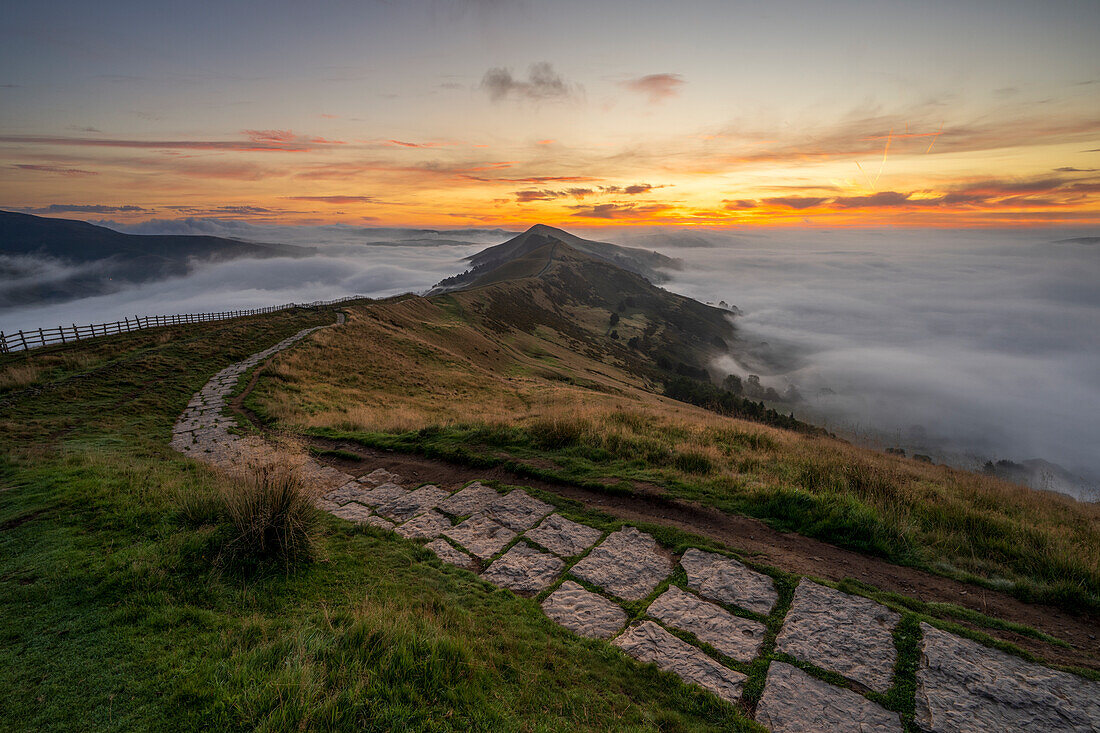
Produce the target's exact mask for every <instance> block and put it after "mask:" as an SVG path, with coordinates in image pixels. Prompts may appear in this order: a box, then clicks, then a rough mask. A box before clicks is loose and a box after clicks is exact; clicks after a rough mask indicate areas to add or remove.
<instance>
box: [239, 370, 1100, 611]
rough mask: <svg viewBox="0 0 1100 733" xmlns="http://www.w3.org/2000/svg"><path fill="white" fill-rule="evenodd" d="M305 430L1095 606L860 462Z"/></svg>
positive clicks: (1033, 546)
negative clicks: (782, 464)
mask: <svg viewBox="0 0 1100 733" xmlns="http://www.w3.org/2000/svg"><path fill="white" fill-rule="evenodd" d="M261 384H262V383H261ZM248 404H249V406H250V407H251V408H252V409H253V410H255V411H256V412H257V413H258V414H260V415H261V416H263V412H264V398H263V397H262V396H261V395H259V394H255V393H254V394H253V395H252V396H250V399H249V400H248ZM307 432H308V433H310V434H312V435H316V436H320V437H325V438H330V439H339V440H350V441H353V442H357V443H360V444H362V445H366V446H369V447H374V448H381V449H386V450H397V451H403V452H408V453H416V454H420V455H425V456H429V457H435V458H442V459H445V460H450V461H456V462H461V463H464V464H466V465H471V466H475V467H484V468H488V467H493V466H503V467H505V468H507V469H509V470H511V471H514V472H516V473H517V474H518V475H521V476H529V477H531V478H538V479H543V480H547V481H552V482H563V483H568V484H573V485H577V486H582V487H585V488H590V489H595V490H599V491H605V492H616V493H630V492H631V491H632V490H633V489H632V486H633V485H634V484H635V483H642V484H646V485H656V486H661V487H663V488H664V490H665V493H666V494H667V495H668V496H670V497H675V498H680V499H688V500H691V501H698V502H700V503H703V504H707V505H709V506H713V507H716V508H718V509H721V510H723V511H726V512H730V513H736V514H744V515H748V516H752V517H756V518H758V519H762V520H764V521H766V522H768V523H769V524H770V525H772V526H773V527H776V528H777V529H780V530H784V531H794V532H798V533H799V534H802V535H805V536H807V537H814V538H817V539H821V540H824V541H827V542H829V543H831V544H834V545H839V546H841V547H845V548H848V549H852V550H856V551H859V552H864V553H868V554H871V555H875V556H878V557H883V558H886V559H888V560H890V561H892V562H895V563H898V564H902V565H909V566H914V567H919V568H922V569H925V570H930V571H933V572H936V573H938V574H941V575H946V576H948V577H953V578H956V579H959V580H963V581H966V582H972V583H975V584H977V585H981V586H983V587H987V588H992V589H995V590H1000V591H1008V592H1010V593H1011V594H1013V595H1015V596H1016V597H1018V598H1020V599H1022V600H1025V601H1028V602H1043V603H1050V604H1053V605H1057V606H1061V607H1063V608H1065V609H1067V610H1070V611H1072V612H1074V613H1081V612H1087V613H1093V614H1095V613H1100V585H1098V584H1100V579H1098V578H1096V577H1095V576H1093V575H1092V574H1090V573H1089V572H1088V571H1087V570H1085V569H1083V568H1082V567H1080V566H1078V565H1073V564H1071V563H1072V562H1074V561H1075V558H1061V557H1059V556H1054V555H1053V554H1052V553H1049V552H1046V551H1045V549H1044V545H1043V543H1042V542H1041V541H1039V540H1038V539H1036V540H1035V541H1034V542H1021V541H1019V539H1020V538H1019V533H1018V532H1017V531H1016V527H1015V526H1011V527H1010V526H1007V525H1006V526H1001V524H1000V523H998V520H996V519H994V518H992V517H982V516H980V515H976V514H974V513H970V514H966V515H949V514H948V513H947V512H948V511H953V510H948V509H944V508H941V507H938V506H936V505H935V504H931V503H929V504H924V505H920V506H918V507H917V508H916V509H914V510H913V511H912V512H911V513H910V514H909V515H907V517H906V521H905V522H903V523H899V522H897V521H894V519H895V518H893V517H891V516H888V515H887V514H885V513H884V511H883V510H882V509H880V508H879V506H878V505H877V504H876V503H874V502H868V501H866V500H864V499H863V498H861V496H865V495H867V494H874V493H876V492H878V493H882V492H885V491H887V490H888V487H886V486H885V484H884V481H885V479H884V478H883V476H881V475H879V474H876V473H875V472H874V471H865V470H858V467H852V466H847V467H843V466H842V467H838V468H837V469H836V470H835V471H833V470H827V469H824V468H822V467H821V466H810V465H802V466H800V467H795V468H796V469H797V470H796V471H795V473H796V474H797V475H795V476H792V482H791V484H790V485H783V484H780V485H770V484H769V485H759V484H754V485H747V484H744V483H741V482H740V480H739V479H738V478H736V477H730V476H723V475H710V474H708V473H707V472H708V471H709V470H710V468H711V466H710V461H711V459H710V458H709V457H708V456H706V455H703V454H698V453H693V452H690V451H685V452H675V451H672V450H669V448H668V447H667V443H668V442H670V441H674V440H676V439H677V438H678V436H676V435H669V436H665V437H666V442H665V443H662V442H660V441H659V440H657V439H653V440H648V439H646V438H644V437H643V438H634V439H628V440H623V439H622V438H621V437H620V436H615V435H597V434H595V433H593V432H592V428H591V426H587V425H585V424H584V422H583V421H580V420H578V421H575V422H570V421H557V420H556V421H545V422H535V423H534V424H533V425H530V426H527V427H526V428H525V427H518V426H502V425H497V424H481V425H476V424H475V425H451V426H440V427H429V428H424V429H421V430H417V431H409V432H405V433H380V432H362V431H348V430H337V429H333V428H313V429H309V430H308V431H307ZM766 440H767V438H766V436H761V437H760V438H752V437H743V436H739V435H733V436H732V437H731V441H732V442H733V443H734V444H737V443H738V442H744V441H751V442H755V443H762V442H763V441H766ZM792 470H793V469H792ZM853 486H856V487H857V489H858V491H857V490H855V489H853V488H852V487H853ZM860 492H863V493H860ZM960 523H964V524H965V526H963V527H960V526H959V525H960ZM945 531H950V532H951V533H952V534H951V535H947V536H946V537H941V536H940V534H939V533H942V532H945ZM958 536H961V537H965V538H966V539H967V542H969V543H970V544H971V547H969V548H965V549H966V551H967V552H969V553H971V554H970V555H969V557H970V560H969V561H970V562H971V563H973V564H975V565H976V566H978V567H981V568H982V569H983V570H984V572H983V573H982V574H978V573H976V572H972V571H969V570H966V569H962V568H959V567H957V566H954V565H952V564H950V563H945V562H944V551H945V549H947V548H946V543H947V542H956V541H957V537H958ZM958 552H962V550H960V551H958ZM956 554H957V553H956Z"/></svg>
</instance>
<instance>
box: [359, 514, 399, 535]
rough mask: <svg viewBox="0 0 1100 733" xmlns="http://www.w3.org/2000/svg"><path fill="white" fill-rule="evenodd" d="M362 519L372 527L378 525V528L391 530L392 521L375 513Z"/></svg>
mask: <svg viewBox="0 0 1100 733" xmlns="http://www.w3.org/2000/svg"><path fill="white" fill-rule="evenodd" d="M364 521H365V522H366V523H367V524H369V525H370V526H372V527H378V529H388V530H390V531H393V522H391V521H390V520H388V519H386V518H385V517H380V516H378V515H377V514H372V515H371V516H369V517H367V518H366V519H365V520H364Z"/></svg>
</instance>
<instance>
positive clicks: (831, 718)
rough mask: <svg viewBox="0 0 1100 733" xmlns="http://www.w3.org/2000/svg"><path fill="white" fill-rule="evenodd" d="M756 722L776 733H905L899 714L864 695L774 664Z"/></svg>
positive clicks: (769, 673) (794, 668)
mask: <svg viewBox="0 0 1100 733" xmlns="http://www.w3.org/2000/svg"><path fill="white" fill-rule="evenodd" d="M756 722H758V723H760V724H761V725H765V726H767V727H768V728H769V729H771V730H772V732H773V733H804V731H828V733H894V732H895V731H896V732H897V733H901V732H902V730H903V728H902V726H901V718H900V717H899V716H898V714H897V713H894V712H891V711H889V710H887V709H886V708H884V707H882V706H880V705H877V704H875V703H873V702H871V701H870V700H868V699H867V698H865V697H864V696H863V695H860V694H858V693H856V692H852V691H851V690H846V689H844V688H843V687H837V686H836V685H830V684H829V683H828V682H822V681H821V680H819V679H816V678H814V677H811V676H810V675H808V674H806V673H805V672H803V671H802V670H801V669H799V668H798V667H794V666H792V665H790V664H784V663H783V662H772V664H771V667H770V668H769V669H768V679H767V682H766V683H765V684H764V694H763V696H761V698H760V703H759V704H758V705H757V707H756Z"/></svg>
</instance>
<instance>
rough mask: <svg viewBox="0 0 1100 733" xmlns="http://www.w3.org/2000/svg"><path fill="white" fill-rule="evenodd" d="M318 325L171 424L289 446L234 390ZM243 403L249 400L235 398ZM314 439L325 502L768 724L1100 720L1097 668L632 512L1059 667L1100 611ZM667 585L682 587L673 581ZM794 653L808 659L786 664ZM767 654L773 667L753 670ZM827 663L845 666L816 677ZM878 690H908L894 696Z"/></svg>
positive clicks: (1092, 653)
mask: <svg viewBox="0 0 1100 733" xmlns="http://www.w3.org/2000/svg"><path fill="white" fill-rule="evenodd" d="M315 330H317V329H316V328H314V329H306V330H304V331H301V332H299V333H298V334H295V335H294V336H292V337H289V338H287V339H284V340H283V341H281V342H279V343H278V344H275V345H274V346H272V347H269V348H268V349H265V350H264V351H261V352H257V353H255V354H253V355H252V356H250V357H248V358H247V359H245V360H244V361H241V362H238V363H236V364H232V365H230V366H228V367H226V368H225V369H223V370H222V371H220V372H218V373H217V374H215V375H214V376H213V377H211V379H210V380H209V381H208V382H207V383H206V385H205V386H204V387H203V389H202V390H200V391H199V392H197V393H196V394H195V395H194V396H193V397H192V399H191V401H190V402H189V403H188V406H187V409H185V410H184V411H183V413H181V415H180V417H179V419H178V420H177V422H176V424H175V426H174V427H173V438H172V446H173V448H175V449H176V450H179V451H180V452H182V453H185V454H188V455H191V456H192V457H194V458H196V459H197V460H200V461H203V462H205V463H208V464H212V465H215V466H222V467H239V466H241V465H259V463H260V462H262V461H263V460H265V459H269V458H274V459H278V458H280V457H285V456H284V455H283V451H284V450H286V446H285V444H282V445H281V441H280V440H279V438H281V437H285V436H281V435H273V434H270V433H269V434H268V435H267V436H266V437H262V436H260V435H246V436H239V435H238V434H237V433H236V432H235V431H234V432H230V429H231V428H232V427H233V426H239V425H240V424H241V418H242V416H243V417H244V418H245V419H249V420H251V421H253V422H256V421H255V419H254V418H255V416H254V415H250V414H249V413H248V411H247V410H246V409H244V408H243V406H242V403H243V399H244V397H245V396H246V395H247V394H248V392H249V391H250V390H251V389H252V388H253V387H254V385H255V383H256V376H254V377H253V379H252V380H251V381H250V383H249V384H248V385H247V387H246V389H245V391H244V393H242V395H241V396H240V397H238V398H237V399H230V397H229V395H230V394H231V393H232V392H233V390H234V389H235V388H236V387H237V385H238V383H239V381H240V377H241V375H243V374H244V373H245V372H247V371H248V370H249V369H250V368H251V367H254V366H259V367H260V368H261V369H262V364H263V363H264V362H265V361H266V360H267V358H268V357H269V356H271V355H272V354H274V353H276V352H278V351H279V350H282V349H285V348H289V347H290V346H292V345H293V344H294V343H296V342H298V341H299V340H300V339H302V338H305V337H306V336H308V335H309V334H310V333H312V332H313V331H315ZM234 408H235V412H236V414H232V411H233V409H234ZM311 442H313V444H314V445H315V446H318V447H323V448H329V449H339V452H337V451H332V452H333V453H334V454H335V455H333V456H331V457H330V459H329V460H323V461H321V460H317V458H316V457H302V458H303V461H302V462H301V464H300V465H299V466H298V469H297V470H298V471H299V472H300V476H301V477H302V479H303V480H304V481H306V482H307V483H308V485H309V486H310V487H311V488H313V489H315V490H316V497H315V503H316V506H317V507H318V508H319V509H322V510H323V511H327V512H329V513H331V514H333V515H334V516H336V517H340V518H341V519H344V520H346V521H350V522H354V523H357V524H362V525H369V526H372V527H375V528H378V529H382V530H386V531H390V532H394V533H396V534H398V535H401V536H402V537H406V538H416V539H423V540H430V541H429V542H428V543H427V544H426V545H425V547H426V548H428V549H429V550H431V551H432V552H434V553H435V554H436V556H437V557H439V559H440V560H442V561H443V562H446V563H450V564H452V565H455V566H458V567H461V568H464V569H466V570H470V571H473V572H478V573H479V574H480V577H481V578H482V580H484V581H486V582H489V583H493V584H495V585H497V586H500V587H506V588H509V589H511V590H513V591H514V592H517V593H520V594H521V595H525V596H529V597H533V598H535V599H536V600H537V601H538V602H539V604H540V606H541V607H542V609H543V611H544V612H545V613H546V615H547V616H548V617H549V618H551V619H552V620H554V621H555V622H556V623H558V624H559V625H561V626H564V627H565V628H567V629H570V630H571V631H573V632H574V633H577V634H580V635H582V636H588V637H591V638H602V639H607V640H609V641H610V643H611V644H612V645H614V646H617V647H619V648H620V649H621V650H622V651H623V652H625V653H626V654H628V655H629V656H631V657H634V658H635V659H637V660H638V661H641V662H643V663H655V664H656V665H657V666H658V667H660V668H661V669H664V670H666V671H669V672H672V673H674V674H676V675H678V676H679V677H680V678H681V679H682V680H684V681H685V682H687V683H690V684H693V685H697V686H699V687H702V688H703V689H706V690H708V691H710V692H711V693H713V694H715V695H717V696H718V697H720V698H722V699H724V700H727V701H729V702H731V703H733V704H738V705H742V706H743V709H744V711H745V712H746V713H747V714H748V715H750V716H752V717H753V718H754V719H756V720H757V721H758V722H761V723H763V724H764V725H766V726H767V727H769V728H771V729H773V730H776V731H794V730H848V729H851V726H852V723H853V722H856V721H858V722H859V724H860V728H861V729H870V728H873V729H875V730H882V731H897V733H901V732H902V730H904V729H911V727H912V725H913V724H916V725H917V726H919V727H920V728H921V729H922V730H929V731H934V732H935V733H947V732H948V731H956V730H966V731H974V732H975V733H977V732H978V731H985V730H1006V731H1007V730H1018V731H1025V730H1100V728H1098V727H1097V726H1098V725H1100V683H1098V682H1092V681H1088V680H1085V679H1083V678H1081V677H1079V676H1076V675H1072V674H1067V673H1065V672H1058V671H1054V670H1052V669H1050V668H1049V667H1044V666H1042V665H1039V664H1034V663H1031V662H1029V661H1025V660H1022V659H1020V658H1019V657H1016V656H1013V655H1009V654H1005V653H1003V652H1000V651H997V650H995V649H991V648H989V647H987V646H985V645H983V644H979V643H975V642H974V641H971V640H968V639H965V638H963V637H961V636H959V635H956V634H952V633H948V632H946V631H944V630H941V629H938V628H936V627H935V626H933V625H929V624H924V623H922V624H920V629H919V632H916V633H914V634H912V635H909V634H903V635H901V636H898V635H897V631H898V629H899V628H900V626H899V625H898V624H899V623H901V621H902V618H903V617H902V616H901V615H900V614H897V613H894V612H893V611H890V610H889V609H887V608H885V607H883V606H882V605H880V604H878V603H875V602H874V601H872V600H869V599H867V598H864V597H861V596H860V595H858V594H851V593H846V592H842V591H839V590H836V589H833V588H830V587H828V586H824V585H820V584H817V583H814V582H812V580H811V579H810V578H806V577H802V578H800V579H799V582H798V587H797V589H796V590H795V591H794V594H793V598H791V600H790V605H789V608H788V607H787V606H785V605H784V606H779V605H777V601H778V600H779V598H780V595H779V593H778V592H777V589H776V587H775V585H774V581H773V580H772V578H770V577H769V576H768V575H767V574H763V573H760V572H757V571H754V570H751V569H749V568H747V567H745V566H744V565H742V564H741V563H738V562H737V561H736V560H733V559H730V558H728V557H726V556H724V555H721V554H714V553H710V552H706V551H701V550H699V549H697V548H690V547H689V548H688V549H687V550H686V551H685V552H684V553H683V554H682V555H678V556H677V555H672V554H671V553H670V552H669V548H667V547H662V546H661V545H660V543H659V542H658V541H657V540H656V539H655V538H654V537H653V536H651V535H650V534H648V533H646V532H645V531H644V530H643V529H639V528H638V527H637V526H631V525H632V524H635V525H640V524H649V525H653V524H664V525H666V526H673V527H677V528H680V529H683V530H686V531H688V532H691V533H694V534H696V535H703V536H706V537H709V538H712V539H714V540H717V541H719V542H721V543H722V544H724V545H726V546H730V547H734V548H736V549H739V550H741V551H742V552H746V553H749V554H752V555H754V556H755V557H757V558H758V559H760V560H762V561H765V562H767V563H769V564H771V565H773V566H776V567H779V568H783V569H786V570H789V571H791V572H792V574H793V575H795V576H796V577H797V576H799V575H805V574H807V573H809V574H811V575H815V576H818V577H823V578H827V579H830V580H841V579H844V578H849V577H850V578H856V579H859V580H862V581H864V582H865V583H868V584H872V585H874V586H877V587H879V588H882V589H886V590H893V591H897V592H901V593H905V594H907V595H909V596H911V597H912V596H915V597H917V598H922V599H925V600H929V601H950V602H955V603H960V604H962V605H965V606H970V607H972V608H976V609H978V610H981V611H984V612H987V613H989V614H991V615H996V616H1000V617H1002V618H1006V619H1009V620H1013V621H1017V622H1021V623H1024V624H1028V625H1031V626H1034V627H1038V628H1040V629H1043V630H1044V631H1047V632H1048V633H1051V634H1053V635H1055V636H1059V637H1061V638H1063V639H1066V640H1068V641H1070V642H1072V643H1073V644H1074V645H1075V646H1074V647H1072V648H1070V649H1064V648H1061V647H1058V646H1051V645H1048V644H1046V643H1045V642H1039V641H1036V640H1033V639H1031V638H1029V637H1019V636H1017V635H1015V634H1009V633H1004V632H996V631H989V630H985V629H983V630H984V631H987V632H989V633H992V634H993V635H995V636H998V637H1000V638H1002V639H1006V640H1009V641H1013V642H1015V643H1016V644H1018V645H1020V646H1022V647H1024V648H1026V649H1028V650H1030V651H1031V652H1033V653H1034V654H1035V656H1036V657H1038V658H1039V659H1041V660H1044V661H1046V662H1048V663H1054V664H1068V665H1075V666H1081V667H1086V666H1087V667H1092V668H1094V669H1096V668H1098V667H1100V665H1098V664H1097V661H1098V659H1097V658H1098V655H1097V648H1096V647H1097V643H1096V633H1095V632H1096V630H1097V624H1096V623H1095V619H1083V618H1077V617H1074V616H1072V615H1071V614H1067V613H1064V612H1061V611H1058V610H1057V609H1051V608H1044V607H1039V606H1029V605H1027V604H1023V603H1020V602H1019V601H1016V600H1015V599H1013V598H1011V597H1008V596H1005V595H1004V594H1000V593H993V592H989V591H982V590H980V589H976V588H974V587H971V586H968V585H966V584H964V583H958V582H955V581H951V580H948V579H945V578H940V577H937V576H935V575H932V574H929V573H925V572H922V571H919V570H914V569H911V568H903V567H897V566H894V565H891V564H889V563H886V562H883V561H882V560H878V559H876V558H869V557H864V556H862V555H859V554H858V553H852V552H848V551H844V550H840V549H838V548H835V547H831V546H829V545H827V544H825V543H822V542H817V541H814V540H809V539H806V538H803V537H799V536H798V535H794V534H786V533H782V532H776V531H774V530H772V529H771V528H769V527H768V526H767V525H765V524H763V523H761V522H758V521H755V520H752V519H747V518H745V517H739V516H732V515H726V514H723V513H721V512H718V511H716V510H713V509H708V508H705V507H700V506H697V505H694V504H692V503H689V502H685V501H682V500H670V499H668V498H666V497H663V496H660V495H657V494H656V493H652V494H649V495H646V494H639V495H636V496H620V495H614V494H605V493H603V492H601V491H592V490H588V489H583V488H579V487H574V486H569V485H561V484H556V483H548V482H544V481H531V480H530V479H527V478H525V477H522V476H517V475H515V474H513V473H511V472H509V471H506V470H503V469H497V470H489V471H483V470H476V471H475V470H472V469H468V468H465V467H460V466H455V465H451V464H448V463H446V462H443V461H438V460H430V459H425V458H420V457H417V456H410V455H399V454H395V453H390V452H386V451H378V450H369V449H364V448H362V447H360V446H358V445H355V444H352V443H350V442H347V441H325V440H314V441H311ZM291 450H292V452H294V453H297V449H291ZM477 479H488V480H492V479H496V480H499V481H501V482H503V483H508V484H513V485H515V484H518V485H526V486H528V487H535V488H538V489H541V490H543V491H546V492H548V493H552V494H557V495H560V496H562V497H568V498H571V499H574V500H576V501H578V502H580V503H582V504H584V505H587V506H589V507H592V508H594V509H600V510H602V511H603V512H605V513H607V514H610V515H613V516H616V517H617V518H619V519H620V520H622V521H623V525H622V526H621V527H619V528H618V529H616V530H615V531H613V532H610V533H608V532H602V531H601V530H600V529H599V528H597V527H593V526H588V525H587V524H586V523H583V522H582V523H578V522H573V521H570V520H569V519H567V518H565V517H563V516H561V515H560V514H557V513H555V512H554V507H553V506H552V505H550V504H547V503H545V502H543V501H540V500H539V499H537V498H535V497H533V496H531V495H530V494H529V493H528V492H527V491H524V490H523V489H515V490H511V491H507V492H504V493H501V492H499V491H498V490H496V489H494V488H492V487H490V486H486V485H484V484H482V483H481V482H480V481H478V480H477ZM601 538H602V539H601ZM689 544H690V543H689ZM677 564H678V565H679V567H680V568H681V569H682V570H683V572H684V574H685V575H684V578H685V580H684V581H683V583H682V584H675V583H671V580H672V577H671V575H670V574H671V573H673V572H674V568H675V566H676V565H677ZM578 580H579V581H580V582H578ZM581 582H583V583H586V584H587V586H586V585H582V584H581ZM662 583H668V585H667V586H665V587H662ZM624 601H628V602H629V601H635V602H636V601H644V602H645V603H646V610H645V617H636V618H635V619H634V620H633V621H632V620H631V616H630V614H628V613H627V607H626V606H625V605H624V603H623V602H624ZM720 604H729V605H728V606H727V607H726V608H723V606H722V605H720ZM730 609H733V610H735V611H742V612H743V611H744V609H748V610H749V611H752V612H754V613H756V614H760V615H761V616H767V618H768V621H767V623H768V624H771V625H772V626H773V629H772V631H771V632H769V631H768V628H767V626H766V625H765V623H762V622H761V620H760V618H759V617H757V618H745V617H742V616H738V615H734V614H732V613H731V612H730ZM672 631H676V632H679V633H685V634H688V637H687V638H684V637H681V636H676V635H674V634H673V633H672ZM769 633H775V636H774V648H773V649H769V648H768V647H767V645H766V638H767V635H768V634H769ZM696 639H698V641H699V642H700V643H697V642H696ZM701 642H705V643H706V644H712V645H714V646H715V649H717V650H718V651H720V652H721V654H722V655H726V657H728V660H727V659H726V658H725V657H721V656H717V655H715V654H714V653H713V652H708V650H707V648H706V647H705V645H703V644H702V643H701ZM914 645H916V646H914ZM902 654H906V655H913V654H919V660H918V664H917V669H916V670H915V671H914V672H909V673H907V672H906V671H905V670H904V669H903V668H899V667H898V666H897V665H896V662H897V661H898V660H899V659H900V658H901V657H900V655H902ZM777 655H778V656H777ZM784 655H789V657H793V658H794V659H795V660H797V664H798V665H799V666H793V665H792V664H790V663H788V662H789V661H790V660H789V659H788V658H787V656H784ZM756 660H762V661H764V662H765V664H764V665H762V666H759V665H757V666H753V667H745V666H744V665H748V664H749V663H750V662H755V661H756ZM829 674H832V675H834V676H833V678H831V679H824V678H823V677H822V675H829ZM907 674H912V675H913V677H907ZM910 680H912V682H915V683H916V685H915V687H911V686H910V685H911V684H912V682H910ZM750 682H751V683H752V684H753V685H756V686H759V687H757V688H756V692H755V693H754V694H748V693H747V692H746V691H747V690H748V688H747V687H746V685H748V684H749V683H750ZM871 692H877V693H888V692H889V693H890V694H893V695H901V696H902V697H900V698H895V699H893V700H892V701H886V702H884V701H883V700H881V699H878V698H875V697H873V696H871V694H870V693H871ZM743 693H745V694H743ZM907 710H912V711H913V712H912V713H907ZM907 726H908V727H907Z"/></svg>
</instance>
